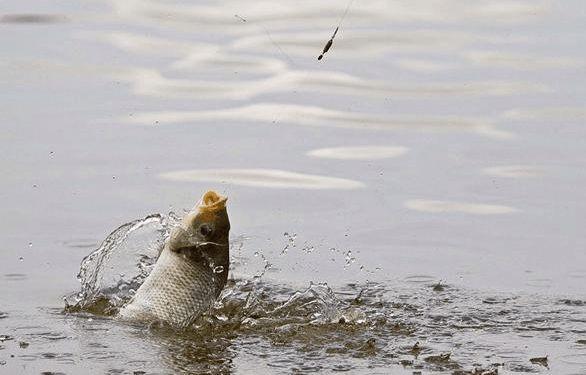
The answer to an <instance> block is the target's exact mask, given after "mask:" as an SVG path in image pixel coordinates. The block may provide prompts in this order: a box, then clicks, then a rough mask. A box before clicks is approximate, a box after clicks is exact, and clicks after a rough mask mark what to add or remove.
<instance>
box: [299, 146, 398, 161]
mask: <svg viewBox="0 0 586 375" xmlns="http://www.w3.org/2000/svg"><path fill="white" fill-rule="evenodd" d="M408 150H409V149H408V148H407V147H402V146H352V147H332V148H320V149H317V150H312V151H309V152H308V153H307V155H309V156H314V157H316V158H325V159H342V160H375V159H387V158H395V157H398V156H401V155H404V154H405V153H406V152H407V151H408Z"/></svg>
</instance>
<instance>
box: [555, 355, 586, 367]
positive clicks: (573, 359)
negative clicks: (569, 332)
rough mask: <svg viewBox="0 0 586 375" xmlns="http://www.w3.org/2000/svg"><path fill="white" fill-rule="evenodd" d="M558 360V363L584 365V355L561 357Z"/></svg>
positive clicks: (585, 360) (585, 356) (585, 359)
mask: <svg viewBox="0 0 586 375" xmlns="http://www.w3.org/2000/svg"><path fill="white" fill-rule="evenodd" d="M559 359H560V361H562V362H564V363H567V364H571V365H586V353H584V354H568V355H563V356H561V357H560V358H559Z"/></svg>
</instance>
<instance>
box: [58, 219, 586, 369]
mask: <svg viewBox="0 0 586 375" xmlns="http://www.w3.org/2000/svg"><path fill="white" fill-rule="evenodd" d="M178 222H179V219H178V218H177V216H175V215H174V214H169V215H166V216H165V215H158V214H157V215H149V216H147V217H145V218H142V219H139V220H135V221H132V222H130V223H127V224H124V225H122V226H120V227H119V228H118V229H116V230H115V231H113V232H112V233H111V234H110V235H109V236H108V237H107V238H106V239H105V240H104V241H103V242H102V244H101V245H100V247H99V248H98V249H97V250H95V251H94V252H92V253H91V254H89V255H88V256H87V257H86V258H85V259H84V260H83V262H82V264H81V269H80V273H79V275H78V278H79V280H80V282H81V290H80V292H79V293H76V294H74V295H72V296H70V297H69V298H68V299H67V300H66V301H67V307H66V311H67V312H68V313H69V314H72V315H75V316H78V317H80V318H86V317H87V314H88V313H89V314H91V315H90V316H91V317H94V316H95V315H102V316H113V315H115V314H116V312H117V311H118V309H119V308H120V307H121V306H122V305H123V304H124V303H125V302H126V301H128V300H129V299H130V298H131V297H132V295H133V291H134V290H136V289H137V288H138V287H139V286H140V284H141V283H142V281H144V279H145V278H146V277H147V276H148V274H149V272H150V270H151V269H152V266H153V264H154V263H155V262H156V259H157V256H158V254H159V251H160V250H161V248H162V247H163V244H164V242H165V240H166V238H167V237H168V236H169V233H170V230H171V228H173V226H174V225H176V224H177V223H178ZM289 233H290V232H289ZM289 233H287V234H286V235H285V239H286V242H287V244H286V245H290V248H291V249H299V250H302V249H301V247H298V246H293V245H294V244H295V238H296V237H297V236H296V235H294V234H289ZM243 245H244V240H242V239H241V238H237V239H236V240H233V241H231V246H232V255H234V254H235V253H236V254H238V255H239V257H238V258H237V260H236V259H232V262H231V264H230V267H231V268H234V267H236V268H238V267H240V266H241V265H242V264H245V259H246V258H245V257H244V256H243V255H242V252H241V249H242V248H243ZM339 252H340V255H341V256H344V260H345V265H341V267H344V269H346V268H347V267H348V266H349V265H350V264H351V263H352V262H354V260H355V259H354V256H353V254H352V252H351V251H350V250H344V251H342V250H339ZM249 253H252V251H250V252H249ZM295 254H297V255H298V256H306V255H307V253H306V252H305V251H297V252H290V253H289V255H288V256H289V257H290V256H294V255H295ZM251 257H253V258H256V259H260V260H261V261H262V262H261V263H262V264H261V265H260V267H261V268H262V269H261V270H260V272H259V273H257V274H255V275H254V276H252V277H249V278H244V279H231V280H228V283H227V284H226V287H225V288H224V290H223V291H222V293H221V295H220V297H219V298H218V300H217V301H216V302H215V304H214V305H213V306H212V308H211V309H210V311H208V312H207V313H206V314H204V315H203V316H201V317H200V318H199V319H198V320H197V321H195V322H194V324H193V325H192V326H190V327H188V328H187V329H185V330H183V331H171V330H169V329H168V328H167V327H164V326H158V325H151V326H150V327H149V329H147V330H144V329H142V328H141V329H140V330H139V331H137V334H138V335H140V336H141V339H143V340H144V339H146V340H149V339H150V340H152V341H153V342H154V343H156V346H157V347H160V348H162V350H163V352H162V353H161V356H162V358H163V361H165V362H166V363H168V365H169V366H171V367H172V368H175V369H177V370H178V371H179V370H180V371H179V372H181V371H183V372H188V373H189V372H195V373H198V372H205V371H204V370H206V369H207V370H209V369H210V368H212V369H214V370H218V372H222V371H223V370H225V369H226V366H227V364H228V363H230V358H231V357H232V356H233V355H234V354H233V353H238V355H239V356H246V355H248V354H249V353H248V350H253V351H254V353H252V355H254V356H259V355H260V356H262V357H263V358H266V361H267V362H268V363H270V365H271V367H273V368H274V369H275V370H276V371H277V372H279V371H280V370H283V371H286V370H290V369H291V368H299V369H301V368H304V369H314V370H316V371H317V370H323V371H350V370H360V369H362V370H364V369H366V368H370V367H369V366H371V365H372V364H373V363H374V364H376V366H378V367H381V368H382V367H389V366H402V367H403V368H404V369H403V370H405V371H409V370H412V371H415V370H419V369H424V370H426V371H429V372H442V373H445V372H450V373H458V374H481V373H486V374H496V373H499V372H500V371H501V370H502V371H512V372H542V370H543V368H541V367H540V366H541V365H540V364H539V363H534V362H535V361H533V362H532V361H530V360H529V359H530V358H541V357H543V356H544V355H546V354H550V357H549V358H550V359H549V363H550V365H552V366H556V365H558V366H559V365H560V361H559V360H563V358H561V359H560V358H558V357H556V353H566V354H567V353H571V355H575V356H579V355H581V354H580V353H581V352H580V350H579V349H580V347H579V345H582V344H580V343H582V342H583V334H584V332H586V327H585V322H586V316H585V314H586V310H585V309H584V307H585V306H586V302H584V301H583V300H581V299H559V298H558V299H552V298H548V297H544V296H532V295H521V294H515V295H506V294H493V295H491V294H486V293H478V292H474V291H468V290H463V289H460V288H456V287H454V286H452V285H449V284H445V283H442V282H439V283H438V282H437V280H433V278H425V279H422V278H421V277H420V279H422V280H423V281H422V282H419V283H415V284H414V283H413V282H411V280H410V279H409V280H403V281H402V282H401V281H395V282H393V285H392V287H391V286H390V285H389V284H388V283H376V282H366V283H362V284H348V285H346V286H344V287H337V288H335V289H332V288H331V287H330V286H329V285H327V284H325V283H315V282H309V284H308V286H307V287H305V288H302V289H296V288H293V287H291V286H289V285H287V284H285V283H275V282H273V281H267V280H265V279H264V278H263V276H264V274H265V272H266V271H267V270H268V269H270V268H271V267H272V264H271V263H270V261H278V260H279V259H283V258H284V257H283V256H282V254H281V256H277V257H276V258H275V259H273V258H267V257H266V256H265V255H264V254H263V253H262V251H257V252H256V255H254V254H251ZM269 260H270V261H269ZM277 269H278V268H277ZM217 271H218V272H219V271H220V270H219V269H218V270H217ZM221 271H224V270H221ZM90 319H93V318H90ZM251 344H254V345H252V346H250V345H251ZM228 348H230V350H227V349H228ZM284 348H286V350H284ZM519 348H522V349H519ZM200 357H201V358H202V359H201V360H202V361H203V362H202V364H198V363H197V362H194V361H193V358H200ZM577 358H578V357H577ZM580 358H581V357H580ZM210 361H211V362H210ZM563 363H564V364H563V365H564V366H570V365H568V364H566V362H563ZM202 366H204V367H202ZM205 366H211V367H209V368H208V367H205ZM571 366H574V367H575V369H576V370H580V369H582V368H583V364H582V363H579V364H576V365H571ZM395 368H396V367H395ZM279 369H280V370H279ZM207 370H206V371H207Z"/></svg>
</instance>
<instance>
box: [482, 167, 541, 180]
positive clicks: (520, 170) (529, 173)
mask: <svg viewBox="0 0 586 375" xmlns="http://www.w3.org/2000/svg"><path fill="white" fill-rule="evenodd" d="M482 172H483V173H484V174H486V175H489V176H494V177H509V178H525V177H538V176H541V175H542V170H541V169H540V168H538V167H534V166H531V165H501V166H496V167H489V168H484V169H483V170H482Z"/></svg>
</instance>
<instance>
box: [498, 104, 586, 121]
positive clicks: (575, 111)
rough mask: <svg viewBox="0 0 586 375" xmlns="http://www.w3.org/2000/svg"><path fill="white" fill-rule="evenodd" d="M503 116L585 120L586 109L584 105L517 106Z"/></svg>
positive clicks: (511, 118)
mask: <svg viewBox="0 0 586 375" xmlns="http://www.w3.org/2000/svg"><path fill="white" fill-rule="evenodd" d="M503 117H504V118H506V119H509V120H533V121H584V120H586V109H584V108H583V107H545V108H516V109H511V110H509V111H506V112H505V113H503Z"/></svg>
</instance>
